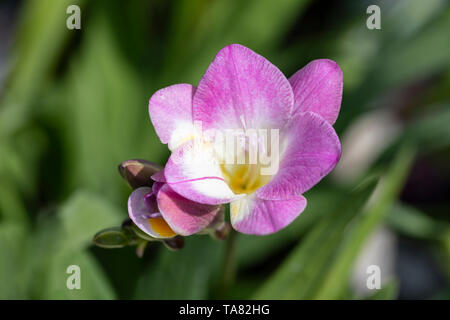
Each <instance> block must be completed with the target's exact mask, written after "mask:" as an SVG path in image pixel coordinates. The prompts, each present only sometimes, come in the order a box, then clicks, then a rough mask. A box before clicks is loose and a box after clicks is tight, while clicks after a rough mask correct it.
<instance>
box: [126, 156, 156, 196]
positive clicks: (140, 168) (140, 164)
mask: <svg viewBox="0 0 450 320" xmlns="http://www.w3.org/2000/svg"><path fill="white" fill-rule="evenodd" d="M161 170H163V167H161V166H160V165H159V164H156V163H152V162H150V161H147V160H140V159H133V160H127V161H124V162H122V163H121V164H120V165H119V172H120V175H121V176H122V177H123V178H124V179H125V180H126V181H127V182H128V184H129V185H130V186H131V188H133V189H137V188H139V187H150V186H151V185H152V184H153V181H152V179H151V176H152V175H154V174H155V173H156V172H158V171H161Z"/></svg>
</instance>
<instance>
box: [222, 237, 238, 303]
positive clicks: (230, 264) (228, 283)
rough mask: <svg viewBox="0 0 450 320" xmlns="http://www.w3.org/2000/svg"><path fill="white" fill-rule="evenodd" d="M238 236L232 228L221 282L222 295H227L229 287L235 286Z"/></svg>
mask: <svg viewBox="0 0 450 320" xmlns="http://www.w3.org/2000/svg"><path fill="white" fill-rule="evenodd" d="M236 237H237V233H236V231H234V230H230V233H229V234H228V239H227V240H226V241H227V243H226V251H225V261H224V264H223V274H222V281H221V284H220V293H221V296H222V297H225V296H226V295H227V293H228V291H229V289H230V288H231V287H232V286H233V283H234V280H235V277H236Z"/></svg>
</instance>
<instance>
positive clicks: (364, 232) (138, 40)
mask: <svg viewBox="0 0 450 320" xmlns="http://www.w3.org/2000/svg"><path fill="white" fill-rule="evenodd" d="M70 4H78V5H79V6H80V8H81V30H68V29H67V28H66V19H67V17H68V16H69V15H68V14H66V8H67V7H68V6H69V5H70ZM370 4H378V5H379V6H380V8H381V27H382V28H381V30H369V29H368V28H367V27H366V19H367V18H368V16H369V15H368V14H366V9H367V7H368V6H369V5H370ZM449 31H450V8H449V2H448V1H446V0H429V1H422V0H397V1H351V0H341V1H326V0H320V1H307V0H277V1H273V0H248V1H238V0H233V1H230V0H178V1H164V0H153V1H106V0H102V1H101V0H96V1H87V0H86V1H81V0H80V1H75V0H70V1H69V0H39V1H37V0H35V1H5V0H3V1H1V2H0V298H2V299H113V298H122V299H133V298H137V299H204V298H242V299H251V298H262V299H354V298H365V299H397V298H400V299H407V298H412V299H419V298H426V299H448V298H450V280H449V279H450V219H449V210H450V199H449V195H450V192H449V191H450V166H449V163H450V161H449V160H450V41H449V39H450V38H449ZM230 43H241V44H243V45H245V46H247V47H249V48H251V49H252V50H254V51H256V52H258V53H260V54H262V55H263V56H265V57H266V58H267V59H269V60H270V61H271V62H272V63H274V64H275V65H277V66H278V67H279V68H280V69H281V70H282V71H283V72H284V73H285V74H286V75H287V76H290V75H291V74H293V73H294V72H295V71H296V70H298V69H299V68H301V67H303V66H304V65H305V64H306V63H308V62H309V61H310V60H313V59H318V58H329V59H333V60H335V61H337V62H338V63H339V65H340V66H341V68H342V70H343V73H344V96H343V103H342V108H341V114H340V116H339V118H338V120H337V122H336V125H335V127H336V130H337V131H338V134H339V135H340V137H341V138H342V142H343V157H342V160H341V162H340V164H339V165H338V167H337V168H336V169H335V171H334V172H333V174H331V175H330V176H329V177H327V178H326V179H324V180H323V181H322V182H321V183H320V184H319V185H317V186H316V187H315V188H313V189H312V190H310V191H308V192H307V194H306V197H307V199H308V207H307V209H306V210H305V212H304V213H302V215H301V216H300V217H299V218H298V219H297V220H296V221H295V222H294V223H292V225H290V226H289V227H287V228H286V229H284V230H282V231H280V232H278V233H276V234H274V235H270V236H266V237H256V236H246V235H237V237H236V243H235V245H234V247H233V248H234V250H231V252H232V254H231V256H230V259H231V260H229V261H228V262H227V264H226V265H227V268H229V269H228V270H229V271H230V270H231V273H228V276H225V277H224V268H225V267H224V265H225V263H224V262H225V252H226V247H227V243H226V242H223V241H222V242H221V241H217V240H213V239H211V238H210V237H208V236H192V237H189V238H186V246H185V248H184V249H183V250H181V251H178V252H171V251H169V250H167V249H166V248H165V247H164V246H162V245H161V244H160V243H154V244H151V245H150V246H149V248H147V251H146V252H145V255H144V257H143V258H142V259H139V258H137V257H136V254H135V248H132V247H127V248H124V249H117V250H106V249H100V248H96V247H93V246H92V243H91V240H92V236H93V235H94V234H95V233H96V232H97V231H98V230H100V229H102V228H106V227H110V226H114V225H119V224H120V223H121V221H122V220H123V219H125V218H126V217H127V209H126V200H127V197H128V195H129V193H130V191H131V190H130V189H129V188H128V187H127V185H126V184H125V182H124V181H122V179H121V177H120V175H119V174H118V171H117V165H118V164H119V163H120V162H122V161H123V160H127V159H131V158H144V159H148V160H150V161H154V162H158V163H161V164H164V163H165V161H166V159H167V157H168V156H169V152H168V150H167V147H166V146H165V145H162V144H161V143H160V142H159V140H158V138H157V137H156V135H155V132H154V129H153V127H152V125H151V122H150V120H149V117H148V111H147V103H148V99H149V98H150V96H151V95H152V94H153V93H154V92H155V91H156V90H158V89H160V88H162V87H165V86H168V85H171V84H174V83H181V82H185V83H192V84H197V83H198V81H199V79H200V77H201V76H202V73H203V72H204V71H205V70H206V68H207V66H208V64H209V63H210V62H211V61H212V59H213V58H214V55H215V54H216V53H217V52H218V51H219V50H220V49H221V48H222V47H224V46H225V45H227V44H230ZM72 264H76V265H79V266H80V267H81V290H68V289H67V288H66V279H67V277H68V274H66V268H67V267H68V266H69V265H72ZM373 264H375V265H378V266H380V268H381V280H382V287H381V289H380V290H368V289H367V287H366V279H367V277H368V276H370V275H369V274H367V267H368V266H369V265H373ZM230 274H231V276H230Z"/></svg>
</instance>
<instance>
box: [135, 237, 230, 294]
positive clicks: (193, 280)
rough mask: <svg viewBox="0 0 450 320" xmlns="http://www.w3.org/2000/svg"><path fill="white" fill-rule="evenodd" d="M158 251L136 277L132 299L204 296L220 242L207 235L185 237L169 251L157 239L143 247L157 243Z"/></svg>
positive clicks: (150, 248) (219, 248)
mask: <svg viewBox="0 0 450 320" xmlns="http://www.w3.org/2000/svg"><path fill="white" fill-rule="evenodd" d="M158 246H159V248H158V249H160V250H158V255H157V256H156V257H155V259H154V260H152V261H151V262H150V265H149V267H148V270H147V271H146V272H145V273H144V274H143V275H142V277H141V279H139V281H138V287H137V289H136V294H135V298H136V299H206V298H207V297H208V293H209V289H210V284H211V282H212V280H213V279H212V275H213V271H214V270H216V269H217V268H218V266H219V263H221V260H220V259H221V258H222V255H223V249H224V247H223V244H222V243H221V242H219V241H214V240H212V239H210V237H207V236H194V237H189V238H188V239H186V244H185V247H184V248H183V249H181V250H180V251H175V252H174V251H170V250H167V249H166V248H165V247H162V244H161V243H150V244H149V247H148V248H147V249H146V250H147V251H151V250H155V249H157V248H156V247H158Z"/></svg>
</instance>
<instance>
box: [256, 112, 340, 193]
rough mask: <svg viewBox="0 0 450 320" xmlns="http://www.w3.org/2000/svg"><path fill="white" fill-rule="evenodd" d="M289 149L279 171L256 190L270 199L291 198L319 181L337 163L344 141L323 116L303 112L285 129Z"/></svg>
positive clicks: (282, 159) (284, 155)
mask: <svg viewBox="0 0 450 320" xmlns="http://www.w3.org/2000/svg"><path fill="white" fill-rule="evenodd" d="M281 134H282V137H281V139H282V140H283V143H284V144H285V150H284V151H283V153H282V154H281V157H280V158H281V160H280V166H279V169H278V172H277V173H276V174H275V175H274V176H273V177H272V179H271V180H270V182H269V183H268V184H267V185H265V186H263V187H261V188H260V189H258V190H257V191H256V193H257V195H258V197H260V198H262V199H266V200H289V199H292V198H295V197H298V196H300V195H301V194H303V193H304V192H305V191H307V190H308V189H310V188H311V187H312V186H314V185H315V184H316V183H318V182H319V181H320V180H321V179H322V178H323V177H324V176H326V175H327V174H328V173H329V172H330V171H331V170H332V169H333V168H334V167H335V166H336V164H337V162H338V161H339V158H340V155H341V145H340V142H339V138H338V136H337V135H336V132H335V131H334V129H333V127H332V126H331V124H330V123H328V122H327V121H326V120H325V119H323V118H322V117H321V116H319V115H317V114H315V113H313V112H307V113H300V114H298V115H297V116H295V117H294V118H293V119H292V121H290V122H289V125H288V126H287V127H286V128H285V129H284V130H283V131H282V132H281Z"/></svg>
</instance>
